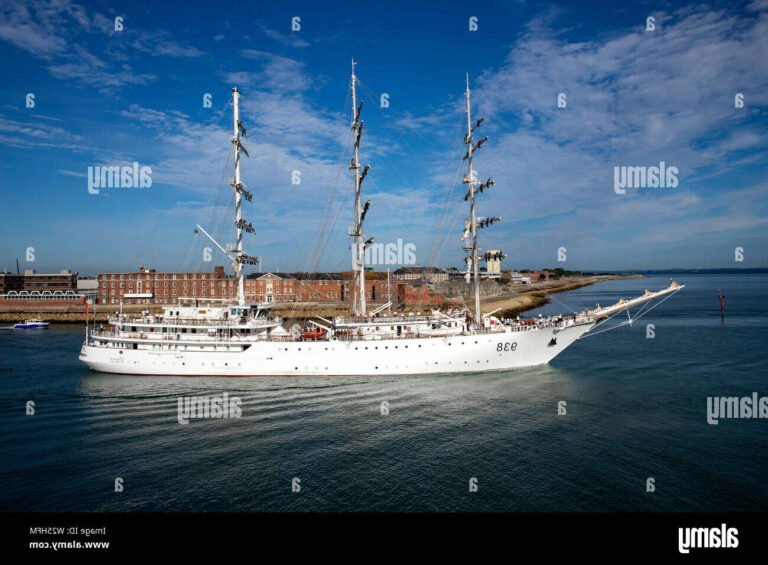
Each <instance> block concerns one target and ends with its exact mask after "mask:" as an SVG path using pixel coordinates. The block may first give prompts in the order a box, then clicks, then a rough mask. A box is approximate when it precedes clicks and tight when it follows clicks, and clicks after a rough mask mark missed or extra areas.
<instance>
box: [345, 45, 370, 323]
mask: <svg viewBox="0 0 768 565" xmlns="http://www.w3.org/2000/svg"><path fill="white" fill-rule="evenodd" d="M356 64H357V63H355V60H354V59H353V60H352V78H351V82H350V88H351V90H352V135H353V142H354V155H353V157H352V161H351V162H350V164H349V169H350V170H351V171H352V174H353V175H354V180H355V202H354V210H353V211H354V218H353V222H352V227H351V228H350V229H349V235H350V237H352V239H353V246H354V247H353V250H352V271H353V272H354V276H355V280H354V286H355V289H356V293H355V292H352V293H351V294H352V297H353V302H352V311H353V313H354V314H355V315H357V316H365V315H366V313H367V312H366V303H365V302H366V301H365V248H366V247H367V246H368V245H370V244H371V243H373V238H370V239H368V240H367V241H366V240H365V232H364V231H363V222H364V221H365V216H366V214H367V213H368V209H369V208H370V207H371V201H370V200H368V201H366V203H365V205H362V204H361V202H362V186H363V180H364V179H365V177H366V175H367V174H368V171H369V170H370V168H371V166H370V165H366V166H365V167H363V169H362V170H361V169H360V138H361V136H362V134H363V121H362V120H361V119H360V112H361V111H362V109H363V102H362V100H361V101H360V105H358V104H357V77H356V76H355V65H356Z"/></svg>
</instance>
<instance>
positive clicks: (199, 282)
mask: <svg viewBox="0 0 768 565" xmlns="http://www.w3.org/2000/svg"><path fill="white" fill-rule="evenodd" d="M98 281H99V293H98V296H99V303H100V304H120V302H121V301H122V302H123V303H124V304H174V303H176V302H177V301H178V299H179V298H182V297H183V298H190V297H191V298H230V297H234V296H236V295H237V288H236V284H235V280H234V279H233V278H232V277H227V276H226V275H225V274H224V267H215V268H214V271H213V273H158V272H156V271H155V269H146V268H144V267H139V270H138V271H135V272H133V273H102V274H100V275H99V276H98Z"/></svg>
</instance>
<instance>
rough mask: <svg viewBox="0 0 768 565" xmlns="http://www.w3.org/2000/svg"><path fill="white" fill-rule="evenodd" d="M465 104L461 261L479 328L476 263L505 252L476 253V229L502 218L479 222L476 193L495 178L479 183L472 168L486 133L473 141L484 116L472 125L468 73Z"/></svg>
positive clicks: (481, 316) (478, 284)
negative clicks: (466, 213)
mask: <svg viewBox="0 0 768 565" xmlns="http://www.w3.org/2000/svg"><path fill="white" fill-rule="evenodd" d="M464 96H465V98H466V103H467V109H466V112H467V133H466V134H465V135H464V144H465V145H466V146H467V152H466V153H465V154H464V157H463V160H465V161H467V175H466V176H465V177H464V184H466V185H467V193H466V194H465V195H464V201H465V202H466V201H467V200H468V201H469V218H467V219H466V221H465V223H464V234H463V235H462V239H463V240H464V251H465V252H466V254H467V256H466V257H465V258H464V262H465V263H466V265H467V272H466V275H465V280H466V282H467V284H469V283H470V280H471V279H474V283H475V284H474V299H475V300H474V302H475V310H474V318H475V323H476V324H477V326H478V327H481V326H482V323H483V315H482V310H481V308H480V268H479V262H480V261H481V260H482V261H490V260H494V259H502V258H503V257H504V254H503V253H502V252H501V251H498V252H487V253H484V254H483V255H480V254H479V249H478V245H477V232H478V230H479V229H481V228H486V227H488V226H490V225H492V224H495V223H496V222H499V221H501V218H499V217H498V216H490V217H488V218H483V219H480V220H479V221H478V217H477V212H476V209H475V196H476V195H477V194H478V193H482V192H483V191H484V190H486V189H487V188H490V187H492V186H494V185H495V184H496V181H494V180H493V179H491V178H489V179H488V180H486V181H485V182H482V183H481V182H478V180H477V172H476V171H475V169H474V168H473V167H472V161H473V155H474V153H475V151H477V150H478V149H480V148H481V147H482V146H483V144H484V143H485V142H486V141H488V136H485V137H484V138H482V139H480V140H479V141H478V142H477V143H475V142H474V132H475V130H476V129H477V128H479V127H480V125H481V124H482V123H483V122H484V121H485V118H478V120H477V121H476V122H475V123H474V124H472V107H471V106H472V105H471V100H470V91H469V74H467V89H466V91H465V93H464Z"/></svg>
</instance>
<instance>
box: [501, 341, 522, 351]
mask: <svg viewBox="0 0 768 565" xmlns="http://www.w3.org/2000/svg"><path fill="white" fill-rule="evenodd" d="M516 349H517V342H516V341H502V342H501V343H498V344H496V351H515V350H516Z"/></svg>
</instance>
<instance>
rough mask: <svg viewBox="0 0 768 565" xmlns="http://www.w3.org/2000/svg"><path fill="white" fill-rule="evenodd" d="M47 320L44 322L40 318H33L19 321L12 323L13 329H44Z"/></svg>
mask: <svg viewBox="0 0 768 565" xmlns="http://www.w3.org/2000/svg"><path fill="white" fill-rule="evenodd" d="M48 325H49V324H48V322H44V321H42V320H38V319H34V320H24V322H19V323H18V324H14V325H13V329H14V330H44V329H46V328H47V327H48Z"/></svg>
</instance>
